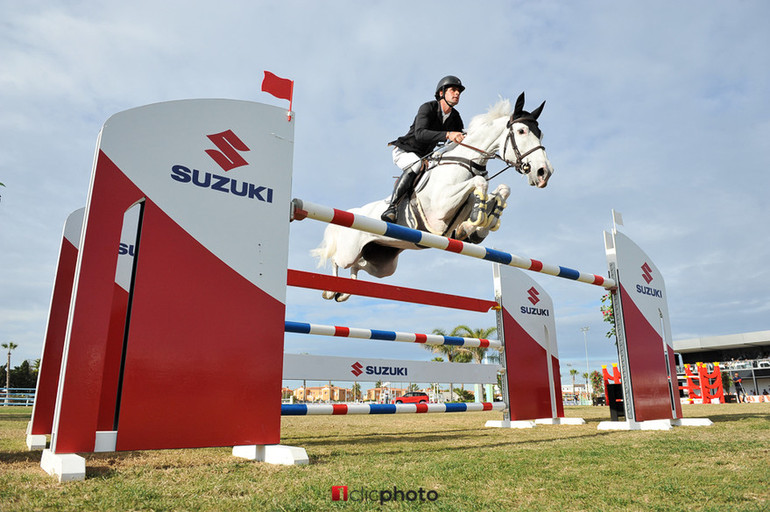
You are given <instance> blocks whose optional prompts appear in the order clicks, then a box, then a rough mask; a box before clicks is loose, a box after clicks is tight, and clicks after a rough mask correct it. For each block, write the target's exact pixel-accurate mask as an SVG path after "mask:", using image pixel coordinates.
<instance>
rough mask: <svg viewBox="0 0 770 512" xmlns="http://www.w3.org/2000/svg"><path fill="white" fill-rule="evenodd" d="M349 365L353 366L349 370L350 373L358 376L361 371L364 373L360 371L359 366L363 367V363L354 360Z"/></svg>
mask: <svg viewBox="0 0 770 512" xmlns="http://www.w3.org/2000/svg"><path fill="white" fill-rule="evenodd" d="M350 367H351V368H353V369H352V370H351V371H350V373H352V374H353V375H355V376H356V377H358V376H359V375H361V374H362V373H364V372H362V371H361V368H363V367H364V365H362V364H361V363H359V362H358V361H356V362H355V363H353V364H352V365H351V366H350Z"/></svg>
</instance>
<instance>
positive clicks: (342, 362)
mask: <svg viewBox="0 0 770 512" xmlns="http://www.w3.org/2000/svg"><path fill="white" fill-rule="evenodd" d="M499 369H500V366H499V365H496V364H476V363H442V362H436V361H404V360H400V359H365V358H362V357H335V356H314V355H308V354H284V355H283V379H284V380H341V381H346V382H378V381H382V382H425V383H430V382H451V383H456V384H496V383H497V372H498V370H499Z"/></svg>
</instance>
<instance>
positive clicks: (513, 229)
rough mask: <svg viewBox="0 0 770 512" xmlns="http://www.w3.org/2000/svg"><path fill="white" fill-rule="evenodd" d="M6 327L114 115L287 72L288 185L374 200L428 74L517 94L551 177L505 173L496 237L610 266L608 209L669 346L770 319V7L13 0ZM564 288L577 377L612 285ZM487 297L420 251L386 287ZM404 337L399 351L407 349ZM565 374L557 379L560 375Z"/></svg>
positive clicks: (367, 345)
mask: <svg viewBox="0 0 770 512" xmlns="http://www.w3.org/2000/svg"><path fill="white" fill-rule="evenodd" d="M0 12H3V16H2V20H1V21H0V108H1V110H0V111H1V112H2V115H0V182H2V183H5V185H6V188H0V195H2V201H0V341H2V342H6V341H13V342H15V343H17V344H18V345H19V348H18V349H17V350H16V351H15V352H14V356H13V357H14V361H15V363H14V366H15V365H16V364H18V362H20V361H21V360H22V359H35V358H37V357H39V356H40V352H41V348H42V340H43V335H44V332H45V324H46V316H47V311H48V306H49V301H50V295H51V287H52V283H53V278H54V269H55V265H56V258H57V253H58V246H59V242H60V237H61V228H62V224H63V222H64V220H65V218H66V216H67V215H68V214H69V213H70V212H72V211H73V210H75V209H77V208H80V207H82V206H83V205H84V204H85V201H86V193H87V187H88V182H89V177H90V171H91V165H92V159H93V152H94V147H95V141H96V136H97V134H98V132H99V129H100V127H101V125H102V123H103V122H104V121H105V120H106V119H107V118H108V117H109V116H111V115H112V114H114V113H116V112H119V111H122V110H125V109H128V108H132V107H136V106H139V105H144V104H148V103H155V102H159V101H167V100H174V99H182V98H207V97H217V98H220V97H221V98H236V99H245V100H253V101H259V102H265V103H269V104H274V105H281V106H283V105H285V104H286V102H284V101H282V100H277V99H275V98H273V97H271V96H269V95H267V94H266V93H262V92H260V82H261V78H262V72H263V70H270V71H272V72H274V73H276V74H278V75H279V76H284V77H288V78H292V79H293V80H295V96H294V110H295V111H296V132H295V135H296V143H295V147H296V149H295V155H294V184H293V195H295V196H297V197H301V198H304V199H308V200H311V201H314V202H317V203H321V204H326V205H329V206H335V207H339V208H350V207H354V206H358V205H361V204H364V203H367V202H370V201H372V200H376V199H379V198H382V197H385V196H386V195H387V194H388V193H389V192H390V188H391V185H392V181H393V176H394V175H395V174H396V168H395V167H394V166H393V164H392V162H391V160H390V154H389V151H388V149H387V148H386V143H387V142H388V141H389V140H392V139H393V138H395V137H397V136H398V135H401V134H403V133H404V132H405V131H406V129H407V128H408V126H409V124H410V123H411V121H412V118H413V116H414V114H415V112H416V109H417V107H418V106H419V104H420V103H422V102H424V101H426V100H427V99H430V98H431V96H432V93H433V88H434V87H435V84H436V82H437V81H438V79H439V78H441V77H442V76H444V75H446V74H455V75H457V76H459V77H461V78H462V80H463V82H464V83H465V84H466V86H467V90H466V91H465V93H464V94H463V97H462V99H461V102H460V105H459V106H458V109H459V110H460V112H461V113H462V115H463V117H464V119H465V120H466V124H467V122H468V121H470V119H471V117H472V116H473V115H475V114H479V113H482V112H484V111H486V109H487V107H488V106H489V105H491V104H493V103H494V102H495V101H496V100H497V98H498V96H503V97H506V98H511V99H514V98H515V97H516V96H517V95H518V94H519V93H520V92H521V91H526V94H527V98H528V105H529V106H532V107H534V106H536V105H538V104H539V103H540V102H541V101H543V100H547V105H546V108H545V110H544V112H543V115H542V116H541V118H540V122H541V128H542V129H543V132H544V134H545V138H544V141H543V142H544V145H545V146H546V148H547V149H548V155H549V157H550V159H551V162H552V163H553V165H554V167H555V170H556V171H555V174H554V175H553V177H552V179H551V182H550V183H549V186H548V187H547V188H546V189H544V190H538V189H534V188H531V187H528V186H526V185H525V183H524V181H523V180H522V179H520V178H519V177H518V176H517V175H512V174H510V173H506V174H504V175H503V176H502V177H500V178H496V179H495V181H494V182H493V184H494V185H496V184H497V183H500V182H505V183H507V184H509V185H510V186H511V189H512V195H511V198H510V200H509V202H508V205H509V206H508V209H507V211H506V213H505V216H504V218H503V225H502V227H501V229H500V230H499V231H498V232H496V233H494V234H493V235H492V236H490V237H489V238H488V239H487V242H486V245H489V246H493V247H496V248H498V249H502V250H506V251H509V252H513V253H515V254H518V255H521V256H528V257H532V258H536V259H540V260H543V261H546V262H552V263H557V264H560V265H564V266H569V267H573V268H578V269H580V270H584V271H587V272H592V273H597V274H604V273H605V272H606V260H605V256H604V248H603V241H602V230H606V229H609V228H610V227H611V225H612V224H611V217H610V210H611V209H613V208H614V209H615V210H618V211H620V212H622V213H623V216H624V219H625V227H624V228H623V231H624V232H625V233H626V234H627V235H629V236H630V237H631V238H632V239H634V240H635V241H636V242H637V243H638V244H639V245H640V246H641V247H643V248H644V249H645V250H646V252H647V253H648V254H649V255H650V257H651V258H652V259H653V260H654V261H655V263H656V264H657V266H658V267H659V268H660V270H661V271H662V272H663V275H664V277H665V280H666V286H667V291H668V295H669V308H670V313H671V327H672V331H673V336H674V338H675V339H682V338H691V337H698V336H712V335H721V334H732V333H739V332H746V331H757V330H766V329H768V328H770V327H769V325H770V301H768V289H770V273H769V272H768V270H767V261H768V259H769V258H768V256H769V255H770V249H768V240H769V239H770V236H768V235H770V227H769V226H770V222H768V221H770V216H769V215H768V208H767V201H766V195H767V190H768V189H770V183H769V182H770V179H769V178H768V173H767V169H768V167H770V166H769V165H768V164H770V150H768V144H767V142H766V141H767V140H770V115H769V114H770V107H768V104H769V103H768V99H767V98H768V92H770V87H769V86H770V83H769V81H768V77H769V76H770V67H769V66H768V65H767V63H768V62H770V59H769V58H768V57H769V55H768V53H769V51H768V48H770V33H768V31H767V30H766V23H767V21H766V20H767V19H768V15H770V5H768V4H767V3H766V2H764V1H741V2H731V3H716V2H708V3H704V2H695V1H682V2H673V3H672V2H661V1H652V2H643V3H642V2H628V1H621V2H609V1H574V2H549V1H546V2H520V1H514V2H511V1H505V2H503V1H486V2H456V1H448V2H442V3H433V2H420V3H417V2H403V1H388V2H353V1H346V2H342V1H331V2H300V1H291V0H289V1H282V2H259V1H257V2H254V1H231V2H198V1H184V2H182V1H169V2H162V3H157V2H149V1H147V2H144V1H139V2H130V3H125V2H111V1H105V2H100V3H93V2H77V1H74V2H67V3H66V4H61V5H60V4H58V3H51V2H42V1H40V2H38V1H25V2H18V1H13V0H0ZM295 224H296V225H293V227H292V234H291V241H290V244H291V256H290V266H291V267H292V268H299V269H303V270H313V269H314V268H315V262H314V261H313V259H312V258H311V257H310V255H309V251H310V249H312V248H313V247H315V246H316V245H317V244H318V242H319V241H320V238H321V233H322V229H323V226H322V225H320V224H318V223H314V222H312V221H306V222H303V223H295ZM534 277H535V279H536V280H537V281H538V282H539V283H541V284H542V286H543V287H545V289H546V290H548V292H549V293H550V295H551V296H552V298H553V300H554V304H555V308H556V313H557V339H558V342H559V351H560V356H561V360H562V367H563V370H564V372H565V373H566V372H567V371H568V368H566V367H567V365H569V364H574V365H575V366H576V367H577V368H578V369H581V371H582V369H583V368H584V367H585V348H584V340H583V335H582V333H581V332H580V328H581V327H583V326H588V327H590V330H589V332H588V336H587V338H588V352H589V359H590V360H591V366H592V369H593V368H594V367H595V368H598V365H599V364H603V363H607V362H612V361H613V360H615V357H616V355H615V353H614V346H613V345H612V343H611V342H609V341H608V340H607V339H606V338H605V337H604V333H605V332H606V330H607V326H606V324H603V322H602V319H601V315H600V312H599V306H600V298H601V290H599V289H596V288H594V287H592V286H588V285H583V284H580V283H573V282H563V281H562V280H559V279H556V278H552V277H549V276H540V275H535V276H534ZM385 282H387V283H391V284H401V285H406V286H413V287H419V288H425V289H430V290H436V291H444V292H448V293H456V294H461V295H469V296H473V297H481V298H490V297H491V296H492V279H491V268H490V267H489V266H488V265H487V264H486V263H484V262H478V261H475V260H469V259H466V258H459V257H457V256H455V255H450V254H440V253H438V251H419V252H413V253H408V254H404V255H403V256H402V257H401V261H400V265H399V270H398V272H397V273H396V275H394V276H392V277H391V278H388V279H387V280H385ZM287 318H289V319H291V320H297V321H309V322H317V323H329V324H339V325H349V326H356V327H371V328H380V329H395V330H400V331H415V332H430V331H431V330H432V329H433V328H436V327H441V328H445V329H451V328H452V327H453V326H455V325H458V324H460V323H467V324H469V325H471V326H472V327H488V326H492V325H494V318H493V317H492V316H491V315H478V314H473V313H468V314H465V313H456V312H452V311H449V310H440V309H438V308H427V307H425V308H423V307H412V306H404V305H400V304H397V303H387V304H383V303H382V302H379V301H371V300H367V299H361V298H354V299H353V300H351V301H350V302H349V303H348V304H346V305H338V304H328V303H323V302H322V301H321V299H320V297H319V296H318V293H316V292H310V291H303V290H291V291H290V292H289V305H288V308H287ZM394 345H396V346H394ZM287 351H292V352H311V353H319V354H329V355H334V354H339V355H355V354H358V355H360V356H361V357H383V358H388V357H394V358H399V357H403V358H406V359H425V358H429V357H430V355H429V354H428V352H426V351H425V350H423V349H422V348H420V347H413V346H405V344H388V343H385V342H361V341H344V340H338V339H327V338H317V337H290V338H288V339H287ZM565 380H567V379H565Z"/></svg>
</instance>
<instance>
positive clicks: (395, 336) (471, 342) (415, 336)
mask: <svg viewBox="0 0 770 512" xmlns="http://www.w3.org/2000/svg"><path fill="white" fill-rule="evenodd" d="M284 330H285V331H286V332H293V333H299V334H317V335H320V336H338V337H342V338H358V339H362V340H382V341H403V342H406V343H424V344H426V345H453V346H456V347H483V348H493V349H496V350H501V349H502V343H501V342H500V341H499V340H487V339H484V338H462V337H460V336H442V335H439V334H419V333H411V332H396V331H380V330H376V329H359V328H356V327H340V326H337V325H320V324H308V323H304V322H290V321H288V320H287V321H286V322H285V329H284Z"/></svg>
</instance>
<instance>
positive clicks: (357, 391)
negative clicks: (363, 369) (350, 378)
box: [352, 382, 361, 401]
mask: <svg viewBox="0 0 770 512" xmlns="http://www.w3.org/2000/svg"><path fill="white" fill-rule="evenodd" d="M352 391H353V401H356V400H358V399H360V398H361V384H359V383H358V382H355V383H353V390H352Z"/></svg>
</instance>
